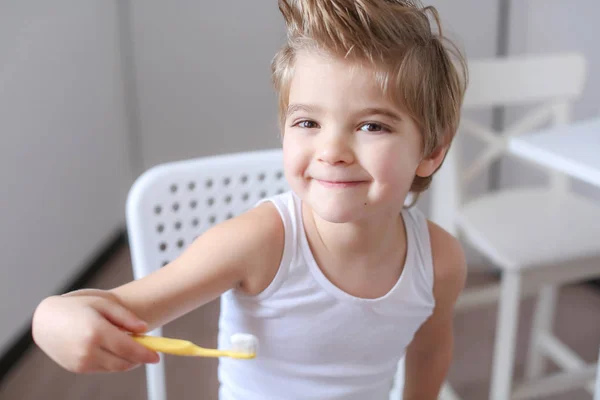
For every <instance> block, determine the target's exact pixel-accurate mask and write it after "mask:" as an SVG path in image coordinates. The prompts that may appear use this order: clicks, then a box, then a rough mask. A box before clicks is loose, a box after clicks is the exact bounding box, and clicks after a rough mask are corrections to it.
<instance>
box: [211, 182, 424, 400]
mask: <svg viewBox="0 0 600 400" xmlns="http://www.w3.org/2000/svg"><path fill="white" fill-rule="evenodd" d="M265 201H271V202H272V203H273V204H274V205H275V207H276V208H277V210H278V211H279V214H280V215H281V218H282V220H283V225H284V228H285V245H284V250H283V257H282V260H281V264H280V266H279V270H278V271H277V273H276V275H275V278H274V279H273V281H272V282H271V283H270V285H269V286H268V287H267V288H266V289H265V290H264V291H263V292H262V293H260V294H258V295H256V296H247V295H244V294H243V293H240V292H239V291H236V290H230V291H228V292H226V293H224V294H223V295H222V296H221V316H220V321H219V347H220V348H229V347H230V343H229V339H230V337H231V335H232V334H234V333H237V332H246V333H251V334H253V335H255V336H256V337H257V338H258V340H259V343H260V344H259V348H258V354H257V358H256V359H254V360H234V359H227V358H222V359H220V362H219V381H220V383H221V386H220V390H219V398H220V400H290V399H315V400H317V399H318V400H322V399H339V400H342V399H343V400H366V399H368V400H378V399H381V400H383V399H387V398H388V394H389V391H390V389H391V386H392V380H393V377H394V373H395V371H396V367H397V364H398V361H399V360H400V359H401V358H402V357H403V356H404V353H405V349H406V347H407V346H408V344H409V343H410V342H411V340H412V338H413V336H414V334H415V332H416V331H417V329H418V328H419V327H420V326H421V325H422V324H423V322H425V320H426V319H427V318H428V317H429V316H430V315H431V313H432V312H433V308H434V305H435V300H434V297H433V263H432V258H431V246H430V242H429V230H428V227H427V222H426V219H425V218H424V216H423V215H422V214H421V213H420V212H419V211H418V210H416V209H414V208H413V209H410V210H404V211H402V215H403V218H404V223H405V226H406V233H407V235H406V236H407V253H406V263H405V265H404V270H403V271H402V274H401V276H400V278H399V279H398V281H397V282H396V284H395V286H394V287H393V288H392V289H391V290H390V291H389V292H388V293H387V294H386V295H384V296H382V297H380V298H377V299H363V298H358V297H355V296H352V295H350V294H348V293H346V292H344V291H343V290H341V289H340V288H338V287H337V286H335V285H334V284H333V283H332V282H331V281H329V280H328V279H327V277H326V276H325V275H324V274H323V272H322V271H321V270H320V269H319V266H318V265H317V263H316V261H315V259H314V257H313V255H312V252H311V250H310V247H309V245H308V240H307V238H306V235H305V232H304V225H303V222H302V208H301V200H300V199H299V198H298V197H297V196H296V195H295V194H294V193H293V192H287V193H284V194H281V195H278V196H276V197H273V198H270V199H267V200H265Z"/></svg>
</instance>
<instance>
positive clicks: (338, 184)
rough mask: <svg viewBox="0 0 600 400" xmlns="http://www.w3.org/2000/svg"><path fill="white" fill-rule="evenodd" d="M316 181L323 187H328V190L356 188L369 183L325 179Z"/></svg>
mask: <svg viewBox="0 0 600 400" xmlns="http://www.w3.org/2000/svg"><path fill="white" fill-rule="evenodd" d="M315 181H317V182H318V183H319V184H321V185H322V186H324V187H326V188H352V187H356V186H359V185H362V184H364V183H367V181H350V180H348V181H343V180H333V181H332V180H325V179H316V178H315Z"/></svg>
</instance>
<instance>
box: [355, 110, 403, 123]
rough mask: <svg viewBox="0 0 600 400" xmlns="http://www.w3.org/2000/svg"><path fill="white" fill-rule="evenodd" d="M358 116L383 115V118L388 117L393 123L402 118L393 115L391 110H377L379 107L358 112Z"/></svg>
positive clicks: (396, 114)
mask: <svg viewBox="0 0 600 400" xmlns="http://www.w3.org/2000/svg"><path fill="white" fill-rule="evenodd" d="M359 115H365V116H366V115H383V116H384V117H388V118H389V119H391V120H392V121H394V122H400V121H402V118H401V117H400V115H399V114H398V113H395V112H394V111H392V110H388V109H387V108H379V107H371V108H365V109H364V110H361V111H360V112H359Z"/></svg>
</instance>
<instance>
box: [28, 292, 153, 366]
mask: <svg viewBox="0 0 600 400" xmlns="http://www.w3.org/2000/svg"><path fill="white" fill-rule="evenodd" d="M146 329H147V326H146V323H145V322H143V321H142V320H140V319H139V318H137V317H136V316H135V315H134V314H133V313H131V312H130V311H129V310H127V309H126V308H124V307H123V306H122V305H121V304H119V303H118V302H117V301H116V300H112V299H110V298H109V297H104V296H95V295H76V296H52V297H49V298H47V299H45V300H44V301H42V302H41V303H40V305H39V306H38V308H37V309H36V311H35V314H34V317H33V324H32V333H33V338H34V341H35V342H36V343H37V345H38V346H39V347H40V348H41V349H42V350H43V351H44V352H45V353H46V354H47V355H48V356H49V357H50V358H52V359H53V360H54V361H55V362H57V363H58V364H59V365H61V366H62V367H63V368H65V369H67V370H69V371H71V372H75V373H90V372H114V371H127V370H130V369H132V368H134V367H136V366H138V365H139V364H141V363H156V362H158V361H159V356H158V354H157V353H155V352H153V351H151V350H148V349H147V348H145V347H144V346H142V345H141V344H139V343H137V342H136V341H134V340H133V339H132V338H131V337H130V336H129V334H128V333H127V332H132V333H143V332H145V331H146Z"/></svg>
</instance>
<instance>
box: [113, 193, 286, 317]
mask: <svg viewBox="0 0 600 400" xmlns="http://www.w3.org/2000/svg"><path fill="white" fill-rule="evenodd" d="M283 242H284V228H283V223H282V221H281V218H280V216H279V214H278V212H277V210H276V209H275V207H274V206H273V205H272V204H271V203H265V204H262V205H260V206H259V207H257V208H255V209H252V210H250V211H249V212H247V213H245V214H243V215H241V216H239V217H237V218H234V219H232V220H229V221H226V222H224V223H222V224H220V225H218V226H215V227H214V228H212V229H211V230H209V231H207V232H206V233H204V234H203V235H201V236H199V237H198V238H197V239H196V241H195V242H194V243H193V244H192V245H191V246H190V247H189V248H188V249H187V250H186V251H185V252H184V253H183V254H182V255H181V256H180V257H179V258H177V259H176V260H174V261H173V262H172V263H170V264H169V265H167V266H165V267H163V268H161V269H160V270H158V271H156V272H155V273H153V274H151V275H149V276H147V277H145V278H143V279H140V280H137V281H132V282H129V283H127V284H125V285H123V286H120V287H117V288H115V289H113V290H111V291H110V293H111V294H114V295H115V296H116V298H117V299H118V300H119V302H120V303H121V304H122V305H124V306H125V307H126V308H127V309H129V310H131V311H132V312H133V313H134V314H136V315H137V316H138V317H139V318H141V319H142V320H144V321H146V322H147V323H148V325H149V327H150V329H152V328H154V327H158V326H162V325H164V324H166V323H167V322H169V321H172V320H173V319H176V318H178V317H180V316H181V315H183V314H186V313H187V312H189V311H191V310H193V309H194V308H197V307H199V306H201V305H203V304H205V303H208V302H209V301H211V300H213V299H215V298H217V297H218V296H220V295H221V294H222V293H224V292H226V291H227V290H229V289H232V288H238V289H240V290H242V291H244V292H246V293H248V294H256V293H258V292H260V291H262V290H263V289H264V288H266V286H267V285H268V284H269V283H270V281H271V280H272V278H273V277H274V276H275V274H276V272H277V268H278V267H279V263H280V260H281V256H282V251H283Z"/></svg>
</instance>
